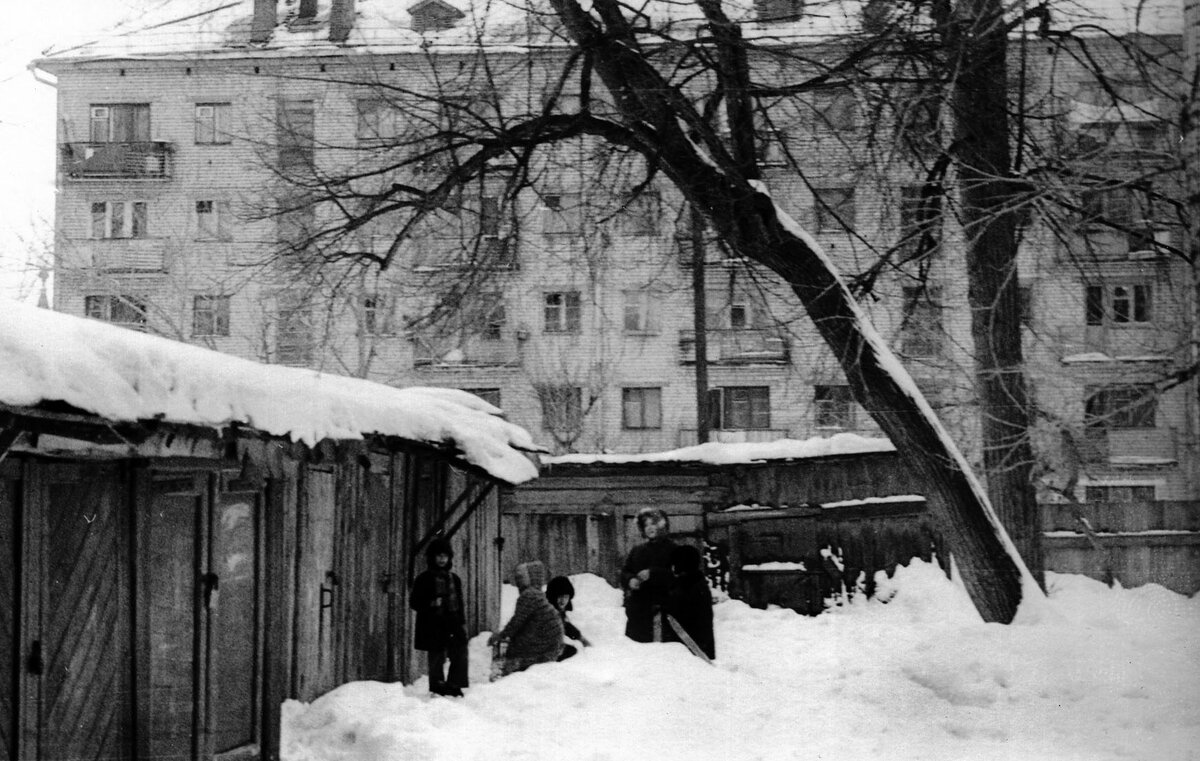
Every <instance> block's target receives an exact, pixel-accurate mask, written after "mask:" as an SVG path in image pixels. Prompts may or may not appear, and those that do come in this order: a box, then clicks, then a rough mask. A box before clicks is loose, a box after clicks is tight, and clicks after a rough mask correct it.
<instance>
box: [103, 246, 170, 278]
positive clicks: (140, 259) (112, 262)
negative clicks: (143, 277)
mask: <svg viewBox="0 0 1200 761" xmlns="http://www.w3.org/2000/svg"><path fill="white" fill-rule="evenodd" d="M165 243H166V242H165V241H164V240H162V239H161V238H108V239H104V240H93V241H88V244H89V246H90V248H91V254H92V266H93V267H95V268H96V269H97V270H100V271H102V272H162V271H163V270H164V269H165V263H164V256H163V252H164V249H165Z"/></svg>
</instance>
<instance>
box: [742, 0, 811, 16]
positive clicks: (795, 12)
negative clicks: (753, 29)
mask: <svg viewBox="0 0 1200 761" xmlns="http://www.w3.org/2000/svg"><path fill="white" fill-rule="evenodd" d="M754 15H755V16H757V17H758V20H759V21H795V20H796V19H798V18H800V17H801V16H802V15H804V0H754Z"/></svg>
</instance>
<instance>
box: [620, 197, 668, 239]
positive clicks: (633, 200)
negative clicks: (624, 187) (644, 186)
mask: <svg viewBox="0 0 1200 761" xmlns="http://www.w3.org/2000/svg"><path fill="white" fill-rule="evenodd" d="M661 205H662V204H661V199H660V198H659V195H658V192H657V191H654V190H643V191H641V192H640V193H628V194H626V196H625V204H624V210H623V217H622V223H623V226H624V229H625V232H627V233H628V234H630V235H657V234H658V223H659V218H660V217H661V216H662V210H661V208H660V207H661Z"/></svg>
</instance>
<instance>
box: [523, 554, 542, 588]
mask: <svg viewBox="0 0 1200 761" xmlns="http://www.w3.org/2000/svg"><path fill="white" fill-rule="evenodd" d="M520 574H524V575H525V579H526V580H527V581H528V582H529V584H528V586H530V587H532V588H534V589H541V588H542V587H544V586H546V565H545V564H544V563H543V562H542V561H540V560H530V561H529V562H526V563H520V564H519V565H517V575H518V576H520ZM517 586H518V587H520V586H521V585H520V583H519V582H518V584H517ZM521 589H525V587H521Z"/></svg>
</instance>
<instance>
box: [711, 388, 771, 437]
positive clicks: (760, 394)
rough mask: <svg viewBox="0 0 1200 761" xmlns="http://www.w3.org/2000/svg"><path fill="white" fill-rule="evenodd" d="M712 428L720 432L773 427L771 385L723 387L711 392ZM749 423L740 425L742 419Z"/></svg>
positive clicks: (758, 429) (759, 429)
mask: <svg viewBox="0 0 1200 761" xmlns="http://www.w3.org/2000/svg"><path fill="white" fill-rule="evenodd" d="M708 402H709V405H708V407H709V409H708V414H709V422H710V423H712V424H715V425H711V426H710V427H711V428H713V429H714V430H719V431H762V430H768V429H770V427H771V387H770V386H720V387H718V388H714V389H711V390H710V391H709V398H708ZM743 417H744V418H745V422H746V424H745V425H738V424H737V423H738V422H739V420H740V419H741V418H743Z"/></svg>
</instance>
